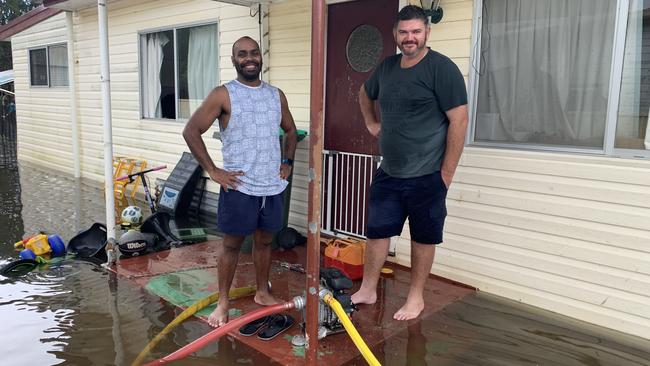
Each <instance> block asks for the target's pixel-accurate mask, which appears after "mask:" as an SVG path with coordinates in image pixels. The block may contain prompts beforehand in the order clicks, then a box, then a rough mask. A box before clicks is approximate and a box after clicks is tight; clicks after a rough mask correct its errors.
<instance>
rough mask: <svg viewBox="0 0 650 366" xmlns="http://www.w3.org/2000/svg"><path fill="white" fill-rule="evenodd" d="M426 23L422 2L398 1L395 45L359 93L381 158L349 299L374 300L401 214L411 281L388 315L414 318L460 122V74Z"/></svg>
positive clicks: (456, 155) (459, 144)
mask: <svg viewBox="0 0 650 366" xmlns="http://www.w3.org/2000/svg"><path fill="white" fill-rule="evenodd" d="M429 31H430V27H429V22H428V18H427V17H426V15H425V13H424V11H423V10H422V8H420V7H417V6H413V5H408V6H405V7H404V8H403V9H402V10H401V11H400V12H399V14H398V15H397V20H396V23H395V26H394V29H393V34H394V36H395V42H396V43H397V46H398V47H399V49H400V50H401V51H402V52H401V53H400V54H397V55H395V56H391V57H388V58H386V59H385V60H384V61H383V62H382V63H381V64H380V65H379V66H378V67H377V68H376V69H375V71H374V72H373V74H372V76H371V77H370V79H368V80H367V81H366V83H365V84H364V85H363V86H362V87H361V91H360V93H359V104H360V106H361V113H362V114H363V118H364V122H365V124H366V127H367V128H368V130H369V131H370V133H371V134H373V135H374V136H376V137H378V138H379V146H380V150H381V153H382V156H383V159H382V162H381V166H380V168H379V170H378V171H377V173H376V174H375V176H374V178H373V182H372V185H371V187H370V204H369V213H368V230H367V237H368V245H367V247H366V252H365V265H364V273H363V283H362V284H361V288H360V289H359V291H358V292H356V293H355V294H354V295H352V302H354V303H355V304H373V303H374V302H375V301H376V300H377V292H376V289H377V282H378V281H379V271H380V269H381V267H382V265H383V264H384V262H385V260H386V256H387V255H388V247H389V243H390V238H391V237H392V236H396V235H400V233H401V232H402V228H403V226H404V222H405V221H406V218H407V217H408V219H409V226H410V233H411V285H410V289H409V293H408V296H407V299H406V303H405V304H404V305H403V306H402V307H401V308H400V309H399V310H398V311H397V312H396V313H395V315H393V318H394V319H396V320H409V319H413V318H416V317H417V316H419V315H420V313H421V312H422V310H423V309H424V299H423V292H424V284H425V282H426V279H427V277H428V275H429V272H430V270H431V265H432V264H433V257H434V253H435V244H439V243H441V242H442V232H443V226H444V220H445V217H446V215H447V210H446V206H445V198H446V196H447V189H448V187H449V185H450V184H451V181H452V178H453V176H454V172H455V171H456V167H457V166H458V161H459V159H460V155H461V153H462V151H463V144H464V139H465V131H466V129H467V119H468V117H467V91H466V89H465V81H464V79H463V76H462V74H461V73H460V71H459V70H458V67H457V66H456V65H455V64H454V63H453V62H452V61H451V60H450V59H449V58H448V57H446V56H444V55H442V54H440V53H437V52H435V51H432V50H430V49H429V48H427V47H426V42H427V39H428V36H429ZM375 101H378V102H379V109H380V112H381V121H380V120H379V118H378V117H377V115H376V114H375Z"/></svg>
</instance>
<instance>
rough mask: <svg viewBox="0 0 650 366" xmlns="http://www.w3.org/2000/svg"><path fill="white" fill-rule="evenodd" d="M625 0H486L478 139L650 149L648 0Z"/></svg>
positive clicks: (478, 66)
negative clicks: (618, 25)
mask: <svg viewBox="0 0 650 366" xmlns="http://www.w3.org/2000/svg"><path fill="white" fill-rule="evenodd" d="M623 2H624V3H625V5H628V6H629V11H627V12H626V9H628V6H623V7H621V10H618V9H619V8H618V7H617V1H613V0H537V1H535V0H482V4H481V9H480V24H479V27H478V28H477V29H478V30H479V32H478V34H477V36H478V37H477V38H476V39H477V42H476V45H475V48H474V56H473V63H472V64H473V68H474V75H473V80H474V83H473V87H474V89H473V90H472V91H471V92H473V101H474V104H475V108H474V110H473V125H472V138H471V139H472V142H473V143H474V144H477V145H497V146H509V147H528V148H539V149H548V150H551V149H552V150H563V151H581V152H582V151H592V152H594V153H606V154H616V155H635V156H644V157H650V133H648V132H647V131H648V128H647V126H648V115H649V113H648V111H649V110H650V0H623ZM644 10H645V12H644ZM617 21H618V22H620V23H621V24H623V25H625V24H627V27H625V26H623V27H620V29H616V23H617ZM614 50H617V51H614ZM610 111H616V112H617V113H611V112H610ZM646 135H649V136H648V137H646ZM645 150H648V151H645Z"/></svg>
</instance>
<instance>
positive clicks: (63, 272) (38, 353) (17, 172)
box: [0, 164, 271, 366]
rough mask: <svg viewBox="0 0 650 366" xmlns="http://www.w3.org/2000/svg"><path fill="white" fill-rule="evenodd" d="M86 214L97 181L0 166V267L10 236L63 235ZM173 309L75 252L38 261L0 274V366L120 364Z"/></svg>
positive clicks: (232, 355)
mask: <svg viewBox="0 0 650 366" xmlns="http://www.w3.org/2000/svg"><path fill="white" fill-rule="evenodd" d="M94 222H102V223H103V222H105V218H104V203H103V190H102V189H101V188H99V187H98V186H97V185H93V184H87V183H83V182H77V181H75V180H74V179H71V178H70V177H66V176H64V175H61V174H57V173H55V172H52V171H48V170H45V169H42V168H38V167H34V166H30V165H26V164H20V168H19V169H7V168H0V267H2V266H4V265H5V264H7V263H9V262H11V261H13V260H16V259H18V253H17V252H15V251H14V249H13V243H14V242H16V241H18V240H20V239H21V238H23V237H24V236H26V235H31V234H36V233H38V232H39V231H44V232H46V233H48V234H59V235H60V236H61V237H62V238H63V239H64V241H65V242H66V243H67V242H68V240H69V239H70V238H72V237H73V236H74V235H76V233H77V232H79V231H80V230H85V229H87V228H89V227H90V225H91V224H92V223H94ZM178 313H180V312H179V311H177V310H176V309H174V308H173V307H171V306H169V305H166V304H165V303H164V302H163V301H161V300H160V299H159V298H158V297H154V296H152V295H149V294H148V293H147V292H146V291H144V290H142V289H141V288H140V287H138V286H136V285H135V284H133V283H132V282H130V281H128V280H124V279H119V278H117V277H116V276H115V275H113V274H111V273H109V272H107V271H106V270H104V269H103V268H102V267H100V266H98V265H97V264H94V263H90V262H85V261H81V260H66V261H63V262H60V263H56V264H49V265H46V266H42V267H40V268H38V269H36V270H34V271H32V272H30V273H28V274H26V275H24V276H22V277H19V278H7V277H3V276H0V324H1V325H0V329H1V330H2V331H0V350H1V351H2V352H1V353H2V355H1V356H0V365H12V366H13V365H59V364H62V365H128V364H130V363H131V362H132V361H133V360H134V359H135V358H136V356H137V355H138V353H139V352H140V351H141V350H142V349H143V348H144V347H145V346H146V345H147V343H148V342H149V340H150V339H151V338H153V337H154V336H155V335H156V334H158V333H159V332H160V331H161V330H162V329H163V328H164V327H165V326H166V325H167V324H168V323H170V322H171V321H172V320H173V319H174V318H175V316H176V315H178ZM209 330H210V328H209V326H207V325H206V324H205V323H203V322H200V321H197V320H193V319H190V320H187V321H186V322H185V323H184V324H182V325H180V326H179V327H177V328H176V329H175V330H174V331H173V332H172V333H171V334H169V335H168V336H167V337H165V340H164V341H162V342H161V343H160V344H159V345H158V346H156V349H155V350H154V352H153V353H152V356H157V357H162V356H164V355H167V354H169V353H171V352H173V351H175V350H177V349H178V348H180V347H181V346H183V345H186V344H188V343H189V342H191V341H193V340H195V339H197V338H199V337H200V336H202V335H204V334H205V333H207V332H208V331H209ZM250 352H251V350H250V349H249V348H247V347H245V346H242V345H238V344H233V343H232V342H231V341H230V340H228V339H224V340H222V341H220V342H219V343H217V344H213V345H211V346H209V347H206V348H205V349H203V350H202V351H201V352H200V353H199V354H198V355H196V357H193V358H190V359H186V360H184V361H183V362H182V363H181V364H184V365H205V364H208V363H209V364H214V365H233V364H237V363H244V364H245V363H247V360H249V362H250V361H251V358H250ZM256 359H257V360H259V357H256ZM269 364H271V363H270V361H269Z"/></svg>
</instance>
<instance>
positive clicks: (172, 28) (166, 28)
mask: <svg viewBox="0 0 650 366" xmlns="http://www.w3.org/2000/svg"><path fill="white" fill-rule="evenodd" d="M205 25H214V26H215V27H216V29H217V42H218V43H219V44H218V47H217V48H220V46H221V37H220V34H219V20H218V19H212V20H203V21H197V22H189V23H181V24H177V25H172V26H164V27H156V28H148V29H143V30H139V31H138V33H137V35H136V37H137V42H136V44H137V45H138V85H139V87H140V90H139V92H138V97H139V100H138V109H139V112H138V113H139V114H140V120H141V121H156V122H168V123H177V122H182V123H185V122H187V121H188V120H189V118H179V117H178V109H179V108H178V42H177V38H176V32H177V31H178V30H179V29H187V28H193V27H201V26H205ZM166 31H172V35H173V38H172V41H173V42H174V103H175V104H174V105H175V106H174V110H175V113H176V117H175V118H173V119H172V118H156V117H153V118H151V117H145V116H144V111H143V110H142V107H143V103H142V100H143V99H144V98H143V94H142V93H143V91H144V87H145V85H144V83H143V80H142V75H143V73H142V63H143V60H142V48H141V41H140V40H141V38H142V36H144V35H147V34H152V33H160V32H166ZM220 57H221V55H217V75H219V81H218V83H221V76H220V71H221V67H220V62H219V61H220V60H219V58H220Z"/></svg>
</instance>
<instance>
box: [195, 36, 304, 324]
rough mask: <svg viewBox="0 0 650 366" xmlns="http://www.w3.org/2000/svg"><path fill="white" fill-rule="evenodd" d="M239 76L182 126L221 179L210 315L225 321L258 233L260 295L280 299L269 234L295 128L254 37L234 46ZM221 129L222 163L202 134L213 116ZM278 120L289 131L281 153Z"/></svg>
mask: <svg viewBox="0 0 650 366" xmlns="http://www.w3.org/2000/svg"><path fill="white" fill-rule="evenodd" d="M231 60H232V63H233V65H234V66H235V69H236V70H237V79H236V80H233V81H230V82H228V83H226V84H225V85H221V86H218V87H217V88H215V89H213V90H212V92H210V94H209V95H208V96H207V97H206V98H205V100H204V101H203V103H202V104H201V106H200V107H199V108H198V109H197V110H196V112H194V114H193V115H192V117H191V118H190V120H189V121H188V122H187V125H186V126H185V129H184V130H183V137H184V138H185V141H186V142H187V145H188V146H189V148H190V151H192V155H194V157H195V158H196V160H197V161H198V162H199V163H200V164H201V166H202V167H203V169H204V170H205V171H206V172H207V173H208V174H209V175H210V178H211V179H212V180H214V181H215V182H217V183H219V184H220V185H221V191H220V193H219V207H218V212H217V225H218V227H219V230H220V231H221V232H223V233H224V239H223V242H222V243H220V244H219V248H218V256H219V258H218V266H219V267H218V272H219V279H218V281H219V293H220V294H222V296H221V297H220V299H219V304H218V305H217V308H216V309H215V310H214V311H213V312H212V314H210V316H209V318H208V321H209V323H210V324H211V325H212V326H214V327H220V326H222V325H224V324H225V323H226V322H227V321H228V310H229V303H228V296H227V294H228V292H229V291H230V286H231V285H232V280H233V277H234V274H235V269H236V268H237V261H238V258H239V251H240V248H241V244H242V242H243V241H244V238H245V237H246V236H247V235H249V234H253V262H254V263H255V270H256V276H255V277H256V282H257V292H256V293H255V298H254V300H255V302H256V303H258V304H260V305H265V306H268V305H273V304H277V303H279V302H280V301H279V300H278V299H276V298H275V297H273V296H272V295H271V293H270V292H269V288H268V285H267V283H268V279H269V270H270V267H271V246H270V244H271V241H272V240H273V235H274V234H275V233H276V232H277V231H279V230H280V229H281V228H282V217H283V215H282V213H283V203H284V189H285V188H286V186H287V178H288V177H289V175H290V174H291V169H292V166H293V157H294V154H295V151H296V144H297V135H296V126H295V124H294V122H293V117H292V116H291V112H289V106H288V103H287V98H286V97H285V96H284V93H282V91H281V90H280V89H278V88H275V87H273V86H271V85H269V84H268V83H265V82H263V81H262V80H260V78H259V75H260V71H261V69H262V55H261V53H260V48H259V45H258V44H257V42H255V41H254V40H253V39H251V38H250V37H242V38H240V39H239V40H237V41H236V42H235V43H234V44H233V47H232V57H231ZM216 119H218V120H219V128H220V130H221V140H222V145H223V146H222V155H223V165H224V167H223V168H218V167H217V166H216V165H215V164H214V161H213V160H212V159H211V158H210V155H209V154H208V151H207V149H206V147H205V143H204V142H203V139H202V138H201V135H202V134H203V133H205V132H206V131H207V130H208V129H209V128H210V126H212V124H213V123H214V121H215V120H216ZM279 127H281V128H282V129H283V130H284V132H285V136H286V137H285V144H284V145H285V146H284V154H282V153H281V151H280V150H281V147H280V141H279Z"/></svg>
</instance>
